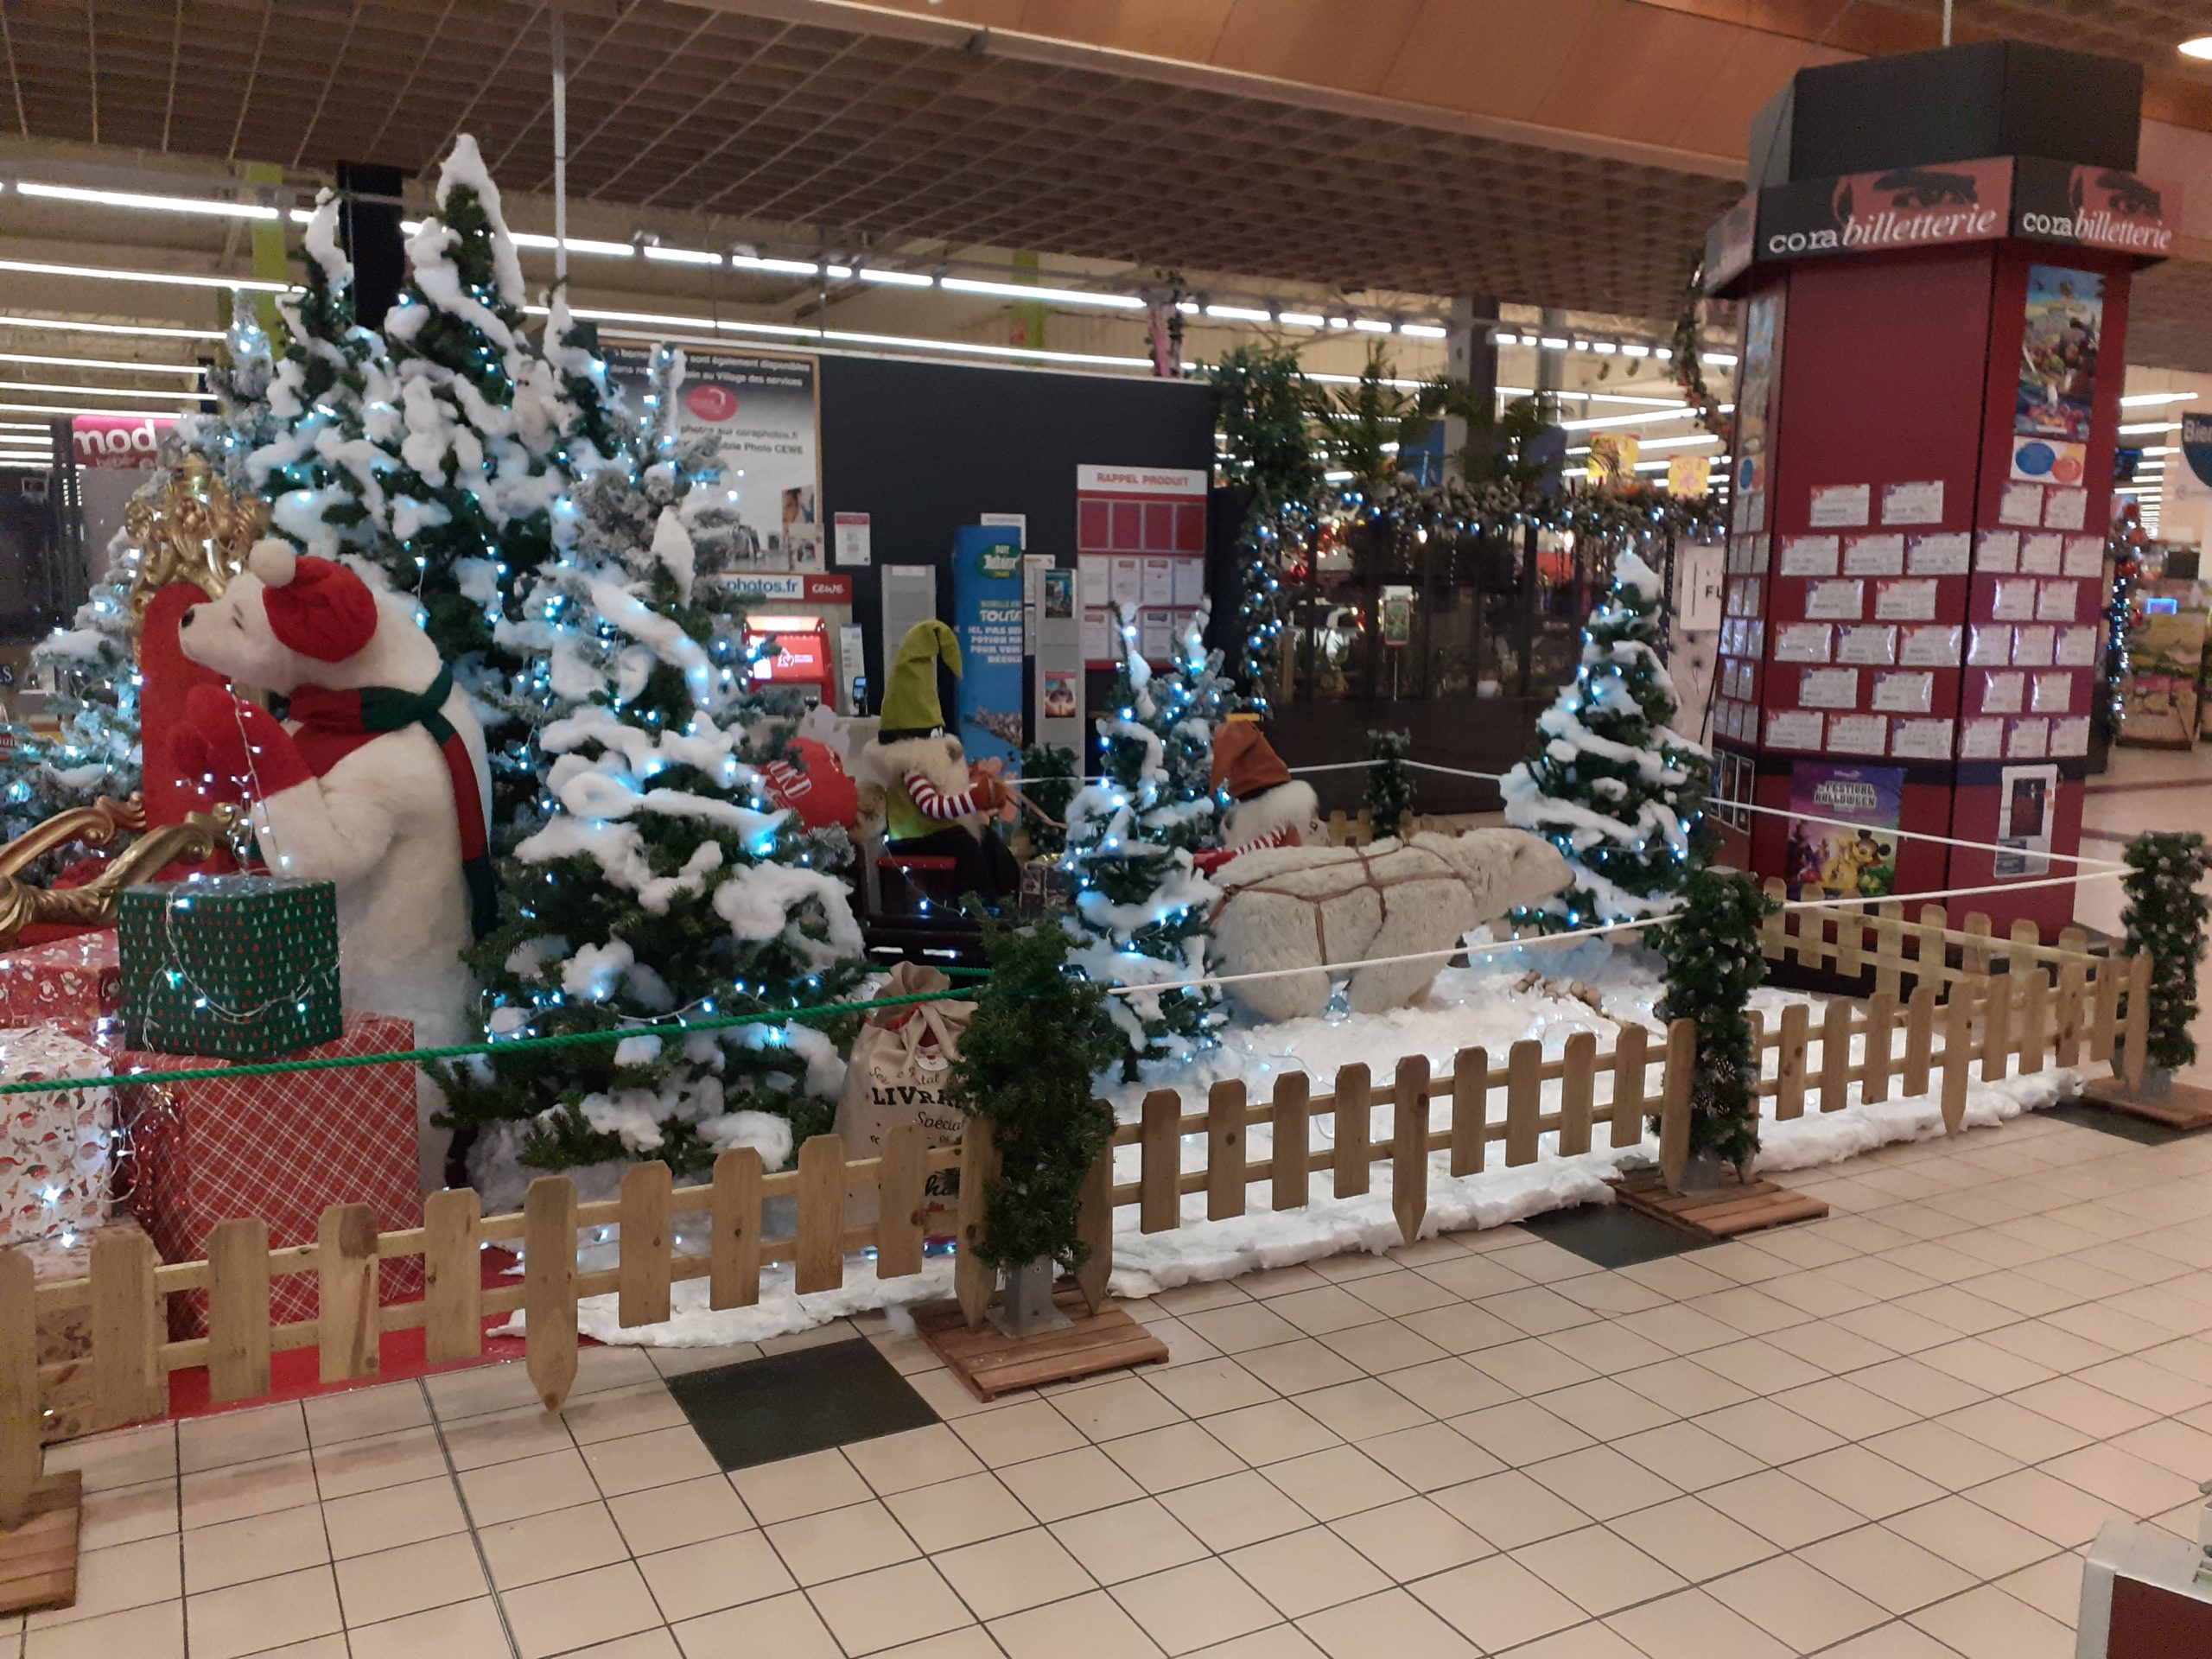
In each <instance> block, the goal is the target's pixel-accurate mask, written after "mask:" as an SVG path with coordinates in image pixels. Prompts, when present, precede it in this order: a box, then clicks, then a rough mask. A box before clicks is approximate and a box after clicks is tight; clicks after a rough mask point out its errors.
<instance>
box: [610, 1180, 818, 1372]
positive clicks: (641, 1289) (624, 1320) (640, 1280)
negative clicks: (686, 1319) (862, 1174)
mask: <svg viewBox="0 0 2212 1659" xmlns="http://www.w3.org/2000/svg"><path fill="white" fill-rule="evenodd" d="M674 1185H675V1179H674V1177H673V1174H672V1173H671V1171H670V1169H669V1166H667V1165H666V1164H664V1163H663V1162H662V1161H661V1160H659V1159H658V1158H654V1159H651V1160H647V1161H646V1162H645V1163H641V1164H632V1165H631V1166H630V1167H629V1168H627V1169H626V1170H624V1171H623V1172H622V1220H621V1224H620V1225H621V1229H622V1232H621V1237H620V1243H618V1245H617V1247H616V1248H617V1250H618V1252H619V1253H618V1254H617V1255H616V1256H615V1262H614V1268H615V1282H614V1290H615V1297H614V1306H615V1314H614V1318H615V1322H616V1323H617V1324H619V1325H621V1326H622V1328H623V1329H624V1330H628V1329H629V1328H630V1327H631V1326H632V1325H664V1324H666V1323H667V1321H668V1316H669V1273H670V1268H671V1267H672V1266H673V1265H674V1264H673V1263H672V1262H671V1261H670V1259H669V1256H670V1252H671V1249H672V1248H673V1247H672V1245H671V1237H670V1236H671V1219H672V1218H671V1216H670V1214H669V1193H670V1191H671V1189H672V1188H673V1186H674ZM840 1197H841V1198H842V1193H841V1194H840ZM840 1208H842V1205H841V1206H840ZM838 1224H839V1225H840V1226H842V1225H843V1221H842V1218H841V1219H840V1221H839V1223H838Z"/></svg>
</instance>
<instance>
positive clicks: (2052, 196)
mask: <svg viewBox="0 0 2212 1659" xmlns="http://www.w3.org/2000/svg"><path fill="white" fill-rule="evenodd" d="M2013 167H2014V169H2015V170H2014V173H2013V183H2012V234H2013V235H2015V236H2019V237H2025V238H2028V239H2030V240H2031V241H2037V242H2064V243H2072V244H2073V245H2075V246H2077V247H2083V248H2110V249H2111V250H2113V251H2114V252H2116V253H2134V254H2140V255H2143V256H2144V257H2146V258H2151V259H2163V258H2164V257H2167V256H2168V255H2169V254H2171V253H2172V252H2173V251H2174V232H2175V230H2176V228H2177V226H2179V225H2180V224H2181V186H2180V185H2179V184H2177V183H2175V182H2173V181H2171V180H2166V179H2156V180H2153V179H2143V178H2138V177H2137V176H2136V175H2134V174H2133V173H2123V172H2121V171H2120V170H2119V169H2118V168H2109V167H2083V166H2077V165H2075V164H2074V163H2072V162H2050V161H2043V160H2039V159H2037V158H2036V157H2033V156H2022V157H2020V159H2019V160H2018V161H2017V162H2014V163H2013Z"/></svg>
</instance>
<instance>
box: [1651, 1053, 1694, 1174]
mask: <svg viewBox="0 0 2212 1659" xmlns="http://www.w3.org/2000/svg"><path fill="white" fill-rule="evenodd" d="M1696 1068H1697V1021H1696V1020H1675V1023H1674V1024H1673V1025H1671V1026H1669V1027H1667V1070H1666V1074H1665V1076H1664V1077H1662V1080H1661V1084H1660V1105H1659V1173H1660V1175H1661V1177H1662V1179H1664V1180H1665V1181H1666V1183H1667V1185H1668V1186H1669V1188H1671V1189H1673V1190H1675V1191H1677V1192H1679V1191H1680V1190H1681V1184H1682V1171H1683V1169H1684V1168H1685V1167H1686V1166H1688V1163H1689V1160H1690V1082H1691V1074H1692V1072H1694V1071H1695V1070H1696Z"/></svg>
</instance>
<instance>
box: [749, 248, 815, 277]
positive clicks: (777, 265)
mask: <svg viewBox="0 0 2212 1659" xmlns="http://www.w3.org/2000/svg"><path fill="white" fill-rule="evenodd" d="M729 262H730V264H733V265H735V266H737V267H738V269H740V270H773V271H779V272H780V273H782V274H783V275H785V276H786V277H819V276H820V275H821V274H822V267H821V266H819V265H817V264H815V263H814V261H812V260H811V259H763V258H760V257H758V256H757V255H754V254H750V253H733V254H732V255H730V257H729Z"/></svg>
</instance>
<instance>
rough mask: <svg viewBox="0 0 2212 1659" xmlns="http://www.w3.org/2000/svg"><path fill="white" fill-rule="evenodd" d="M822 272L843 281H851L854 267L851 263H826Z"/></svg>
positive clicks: (825, 275)
mask: <svg viewBox="0 0 2212 1659" xmlns="http://www.w3.org/2000/svg"><path fill="white" fill-rule="evenodd" d="M822 274H823V276H824V277H830V278H832V279H834V280H836V281H837V282H841V283H849V282H850V281H852V280H853V268H852V267H851V266H850V265H824V266H823V267H822Z"/></svg>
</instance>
